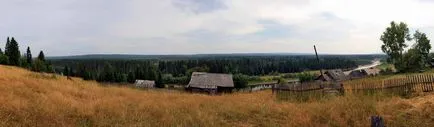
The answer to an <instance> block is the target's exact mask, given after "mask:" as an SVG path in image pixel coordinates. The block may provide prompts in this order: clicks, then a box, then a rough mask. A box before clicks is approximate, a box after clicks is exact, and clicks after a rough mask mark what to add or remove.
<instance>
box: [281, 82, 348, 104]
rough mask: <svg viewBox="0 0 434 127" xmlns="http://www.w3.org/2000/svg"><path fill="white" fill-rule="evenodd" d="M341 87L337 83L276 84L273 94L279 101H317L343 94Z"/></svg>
mask: <svg viewBox="0 0 434 127" xmlns="http://www.w3.org/2000/svg"><path fill="white" fill-rule="evenodd" d="M343 92H344V91H343V87H342V85H341V84H340V83H337V82H309V83H298V84H277V85H276V86H275V87H274V88H273V93H275V94H276V96H277V98H278V99H280V100H296V101H307V100H310V99H312V98H315V99H319V98H323V97H327V95H340V94H343Z"/></svg>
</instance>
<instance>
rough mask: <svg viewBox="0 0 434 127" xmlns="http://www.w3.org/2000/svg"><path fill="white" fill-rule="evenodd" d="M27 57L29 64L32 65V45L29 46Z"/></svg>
mask: <svg viewBox="0 0 434 127" xmlns="http://www.w3.org/2000/svg"><path fill="white" fill-rule="evenodd" d="M26 59H27V64H29V65H31V64H32V52H31V51H30V47H27V53H26Z"/></svg>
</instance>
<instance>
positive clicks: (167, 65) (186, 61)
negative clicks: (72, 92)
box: [50, 54, 383, 87]
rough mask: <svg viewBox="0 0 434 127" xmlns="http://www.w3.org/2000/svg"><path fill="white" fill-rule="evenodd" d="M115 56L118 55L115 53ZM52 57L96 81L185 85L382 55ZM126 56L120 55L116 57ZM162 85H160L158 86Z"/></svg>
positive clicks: (67, 70) (66, 70)
mask: <svg viewBox="0 0 434 127" xmlns="http://www.w3.org/2000/svg"><path fill="white" fill-rule="evenodd" d="M118 57H119V56H118ZM118 57H116V56H109V55H108V56H104V55H103V56H101V55H99V56H98V57H92V56H88V57H79V58H77V57H73V58H68V57H64V58H59V57H57V58H53V59H50V62H51V63H52V64H53V67H54V68H55V70H56V72H59V73H62V74H64V75H68V76H77V77H83V78H84V79H85V80H97V81H100V82H130V83H132V82H134V81H135V80H136V79H145V80H156V82H160V83H161V84H187V83H188V81H189V76H190V75H191V73H192V72H195V71H200V72H210V73H230V74H234V81H235V82H238V81H237V80H239V77H242V76H240V75H243V76H244V77H246V76H258V75H268V74H272V73H294V72H303V71H308V70H318V69H320V68H322V69H336V68H341V69H351V68H355V67H357V66H358V65H361V64H367V63H369V62H370V61H371V60H372V59H375V58H380V57H383V56H382V55H320V56H319V57H320V63H318V61H317V59H316V57H315V56H314V55H276V54H269V55H266V54H261V55H258V54H251V55H247V54H242V55H240V54H238V55H200V56H198V55H191V56H189V55H185V56H175V57H173V56H172V57H169V56H164V55H161V56H151V57H149V56H134V59H118ZM125 57H126V58H128V56H125V55H124V56H122V57H120V58H125ZM161 87H162V86H161Z"/></svg>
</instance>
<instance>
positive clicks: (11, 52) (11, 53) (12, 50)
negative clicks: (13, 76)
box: [5, 37, 21, 66]
mask: <svg viewBox="0 0 434 127" xmlns="http://www.w3.org/2000/svg"><path fill="white" fill-rule="evenodd" d="M5 55H6V56H8V57H9V64H10V65H15V66H18V65H19V64H20V57H21V55H20V50H19V46H18V42H17V41H15V39H14V38H13V37H12V39H11V40H10V41H9V38H8V42H7V43H6V51H5Z"/></svg>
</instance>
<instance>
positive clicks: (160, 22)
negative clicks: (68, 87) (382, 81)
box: [0, 0, 434, 56]
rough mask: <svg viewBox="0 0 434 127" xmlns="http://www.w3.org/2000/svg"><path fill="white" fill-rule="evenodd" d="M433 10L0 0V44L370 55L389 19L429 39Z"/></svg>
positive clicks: (338, 0) (394, 2) (355, 4)
mask: <svg viewBox="0 0 434 127" xmlns="http://www.w3.org/2000/svg"><path fill="white" fill-rule="evenodd" d="M433 12H434V0H0V16H1V18H0V48H1V49H4V45H5V43H6V38H7V37H8V36H9V37H15V39H16V40H17V41H18V42H19V44H20V48H21V51H22V52H23V51H25V48H27V46H30V47H31V49H32V52H33V54H37V53H38V52H39V51H40V50H43V51H44V53H45V54H47V55H48V56H64V55H83V54H212V53H313V45H316V46H317V48H318V52H319V53H327V54H370V53H381V48H380V46H381V45H382V42H381V41H380V40H379V38H380V36H381V34H382V32H383V31H384V30H385V28H386V27H388V26H389V25H390V22H391V21H396V22H405V23H407V24H408V26H409V28H410V30H411V33H414V31H415V30H419V31H421V32H424V33H426V34H427V35H428V37H429V38H430V39H432V38H434V14H433ZM2 39H4V40H3V41H1V40H2ZM409 44H411V42H409Z"/></svg>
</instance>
